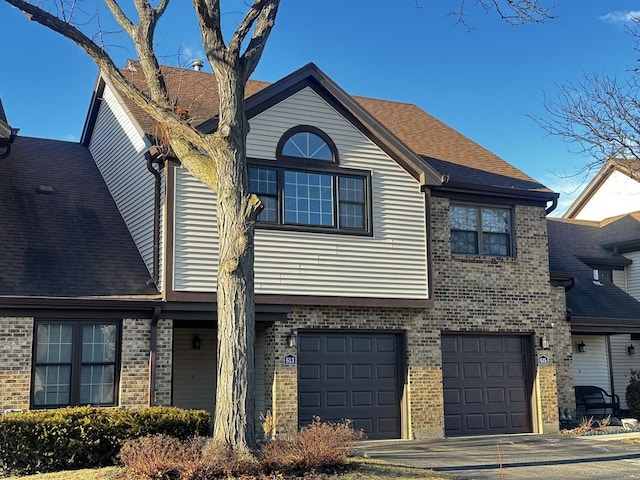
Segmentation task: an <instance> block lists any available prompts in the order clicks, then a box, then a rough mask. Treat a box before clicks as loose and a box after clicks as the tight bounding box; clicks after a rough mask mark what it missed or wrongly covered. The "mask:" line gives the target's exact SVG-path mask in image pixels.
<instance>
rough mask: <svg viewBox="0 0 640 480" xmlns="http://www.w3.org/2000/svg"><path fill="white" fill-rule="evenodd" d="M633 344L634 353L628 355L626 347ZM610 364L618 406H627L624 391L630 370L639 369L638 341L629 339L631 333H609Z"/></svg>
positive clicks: (639, 353)
mask: <svg viewBox="0 0 640 480" xmlns="http://www.w3.org/2000/svg"><path fill="white" fill-rule="evenodd" d="M629 345H634V347H635V348H636V352H637V353H636V354H634V355H629V353H628V351H627V347H628V346H629ZM611 364H612V367H613V368H612V369H613V385H614V387H615V393H617V394H618V396H619V397H620V408H625V409H626V408H627V400H626V398H625V393H626V391H627V385H629V379H630V371H631V370H632V369H633V370H638V369H640V342H635V343H634V342H633V341H631V335H629V334H623V335H611Z"/></svg>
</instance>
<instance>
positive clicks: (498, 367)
mask: <svg viewBox="0 0 640 480" xmlns="http://www.w3.org/2000/svg"><path fill="white" fill-rule="evenodd" d="M484 368H485V376H486V378H487V379H496V378H499V379H502V378H504V364H502V363H485V364H484Z"/></svg>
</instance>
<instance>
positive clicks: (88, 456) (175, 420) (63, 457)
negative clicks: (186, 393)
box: [0, 407, 211, 475]
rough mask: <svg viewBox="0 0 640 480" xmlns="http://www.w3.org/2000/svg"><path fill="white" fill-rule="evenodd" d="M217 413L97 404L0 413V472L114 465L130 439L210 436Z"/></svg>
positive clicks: (14, 472) (20, 472) (45, 470)
mask: <svg viewBox="0 0 640 480" xmlns="http://www.w3.org/2000/svg"><path fill="white" fill-rule="evenodd" d="M210 423H211V416H210V414H209V413H207V412H205V411H201V410H183V409H179V408H175V407H153V408H144V409H131V410H121V409H110V408H92V407H73V408H60V409H55V410H33V411H28V412H22V413H10V414H7V415H0V471H2V472H4V473H13V474H22V475H24V474H31V473H44V472H54V471H60V470H70V469H77V468H91V467H101V466H106V465H114V464H115V463H116V461H117V455H118V452H119V451H120V448H121V447H122V445H123V444H124V442H125V441H126V440H127V439H131V438H137V437H140V436H145V435H153V434H162V433H164V434H167V435H172V436H174V437H177V438H180V439H182V440H186V439H187V438H189V437H193V436H196V435H207V434H208V433H209V425H210Z"/></svg>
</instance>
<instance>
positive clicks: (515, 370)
mask: <svg viewBox="0 0 640 480" xmlns="http://www.w3.org/2000/svg"><path fill="white" fill-rule="evenodd" d="M507 374H508V375H509V378H521V379H523V381H524V365H522V364H521V363H520V364H518V363H509V364H507Z"/></svg>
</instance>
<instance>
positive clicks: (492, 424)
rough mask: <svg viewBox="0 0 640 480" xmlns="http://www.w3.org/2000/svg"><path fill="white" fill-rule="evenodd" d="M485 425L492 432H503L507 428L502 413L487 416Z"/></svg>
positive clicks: (505, 419)
mask: <svg viewBox="0 0 640 480" xmlns="http://www.w3.org/2000/svg"><path fill="white" fill-rule="evenodd" d="M487 423H488V426H489V428H490V429H492V430H496V429H499V430H505V429H506V428H507V424H508V423H507V415H506V414H504V413H490V414H488V415H487Z"/></svg>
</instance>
